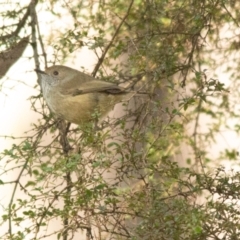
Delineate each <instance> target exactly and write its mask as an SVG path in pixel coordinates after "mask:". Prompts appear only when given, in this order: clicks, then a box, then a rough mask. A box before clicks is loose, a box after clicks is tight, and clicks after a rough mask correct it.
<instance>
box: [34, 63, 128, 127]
mask: <svg viewBox="0 0 240 240" xmlns="http://www.w3.org/2000/svg"><path fill="white" fill-rule="evenodd" d="M36 72H37V73H39V74H40V82H41V87H42V92H43V97H44V99H45V100H46V102H47V105H48V106H49V108H50V109H51V111H52V112H53V113H55V114H56V115H57V116H58V117H61V118H63V119H65V120H67V121H69V122H72V123H76V124H83V123H86V122H89V121H91V120H92V119H94V117H93V114H94V113H97V114H99V117H100V118H103V117H104V116H105V115H106V114H107V113H108V112H109V111H110V110H111V109H112V108H113V107H114V105H115V104H116V103H118V102H120V101H121V100H123V99H124V98H126V95H128V94H129V91H126V90H125V89H124V88H122V87H119V86H118V85H116V84H114V83H110V82H106V81H101V80H97V79H95V78H93V77H91V76H90V75H87V74H85V73H83V72H80V71H78V70H75V69H72V68H69V67H66V66H61V65H55V66H52V67H49V68H47V69H46V70H45V72H44V71H41V70H38V69H36Z"/></svg>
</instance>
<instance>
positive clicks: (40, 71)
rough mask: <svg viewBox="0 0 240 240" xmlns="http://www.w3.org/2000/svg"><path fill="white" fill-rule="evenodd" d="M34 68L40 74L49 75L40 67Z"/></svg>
mask: <svg viewBox="0 0 240 240" xmlns="http://www.w3.org/2000/svg"><path fill="white" fill-rule="evenodd" d="M34 70H35V72H37V73H39V74H45V75H47V73H46V72H44V71H42V70H40V69H34Z"/></svg>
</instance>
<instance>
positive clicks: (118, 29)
mask: <svg viewBox="0 0 240 240" xmlns="http://www.w3.org/2000/svg"><path fill="white" fill-rule="evenodd" d="M133 2H134V0H132V1H131V3H130V5H129V7H128V10H127V13H126V15H125V16H124V18H123V19H122V21H121V22H120V24H119V26H118V28H117V30H116V32H115V33H114V35H113V37H112V39H111V41H110V42H109V44H108V45H107V47H106V48H105V50H104V52H103V54H102V56H101V57H100V58H99V61H98V63H97V65H96V66H95V68H94V70H93V73H92V76H93V77H95V76H96V73H97V71H98V69H99V68H100V66H101V64H102V63H103V60H104V58H105V56H106V54H107V52H108V50H109V48H110V47H111V46H112V44H113V42H114V40H115V38H116V36H117V35H118V33H119V31H120V29H121V27H122V25H123V23H124V22H125V20H126V19H127V17H128V15H129V13H130V10H131V8H132V5H133Z"/></svg>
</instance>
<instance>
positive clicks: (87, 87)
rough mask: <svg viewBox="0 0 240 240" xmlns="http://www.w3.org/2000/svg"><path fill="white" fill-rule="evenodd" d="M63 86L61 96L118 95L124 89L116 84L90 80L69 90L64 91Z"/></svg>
mask: <svg viewBox="0 0 240 240" xmlns="http://www.w3.org/2000/svg"><path fill="white" fill-rule="evenodd" d="M66 89H67V88H65V87H64V86H62V88H61V93H62V94H63V95H72V96H76V95H81V94H86V93H94V92H102V93H108V94H120V93H124V92H125V89H124V88H121V87H119V86H118V85H116V84H113V83H109V82H104V81H100V80H96V79H95V80H91V81H89V82H84V83H80V84H79V85H78V86H76V87H74V88H70V89H68V90H66Z"/></svg>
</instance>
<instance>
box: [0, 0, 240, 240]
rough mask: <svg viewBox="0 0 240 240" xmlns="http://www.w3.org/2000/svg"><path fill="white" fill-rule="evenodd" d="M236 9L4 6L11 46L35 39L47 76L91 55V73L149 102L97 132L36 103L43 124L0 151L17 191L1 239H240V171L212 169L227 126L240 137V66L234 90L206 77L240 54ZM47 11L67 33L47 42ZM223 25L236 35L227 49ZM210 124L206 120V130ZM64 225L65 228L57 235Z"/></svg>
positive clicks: (217, 5)
mask: <svg viewBox="0 0 240 240" xmlns="http://www.w3.org/2000/svg"><path fill="white" fill-rule="evenodd" d="M238 6H239V4H238V3H237V2H236V1H231V2H230V3H226V1H221V0H215V1H208V0H206V1H198V0H196V1H189V0H187V1H163V0H155V1H149V0H146V1H137V0H135V1H134V0H131V1H122V0H113V1H108V2H105V1H99V2H92V1H80V2H79V1H49V2H48V3H46V2H42V1H34V0H32V1H31V2H30V3H29V4H25V5H24V4H23V3H16V4H15V3H5V7H6V8H8V9H10V10H7V11H5V10H4V11H2V12H1V17H2V18H7V19H9V21H10V22H11V24H8V25H7V24H3V25H2V26H1V29H2V36H1V37H0V40H1V41H2V46H3V47H5V49H9V45H11V41H12V39H13V38H14V39H15V38H19V39H22V38H23V37H25V36H27V35H28V34H30V35H31V40H30V45H31V47H32V49H33V55H32V61H34V62H35V66H36V68H39V67H40V65H43V64H40V62H44V65H45V66H47V65H51V64H55V63H60V64H63V63H65V62H66V61H70V60H73V59H75V58H76V56H77V55H78V54H79V50H80V49H82V48H88V49H89V50H91V51H92V52H94V53H95V56H96V58H97V62H96V65H95V68H94V70H93V72H92V75H93V76H96V77H98V78H101V79H105V80H108V81H117V82H119V81H122V82H124V81H126V82H133V83H134V85H135V88H136V89H139V88H140V89H143V90H144V91H146V92H148V93H149V98H144V99H142V100H141V101H139V99H137V102H136V99H132V100H131V104H132V105H134V107H133V108H129V105H127V104H125V106H123V107H124V108H126V113H125V115H124V116H122V117H117V118H116V119H114V118H111V119H107V121H106V122H105V123H104V124H103V125H101V126H100V127H101V129H100V130H98V131H96V129H95V125H94V122H92V123H89V124H88V125H87V126H84V127H83V126H75V125H72V124H69V123H66V122H64V121H59V120H58V119H56V118H55V117H54V116H53V115H52V114H51V113H50V112H49V110H48V108H47V106H46V104H45V103H44V102H43V100H42V95H41V93H40V94H39V95H38V96H33V97H32V98H31V99H30V101H31V103H32V110H33V111H36V112H37V113H38V114H39V121H38V122H34V124H33V128H32V129H31V131H29V132H28V134H27V136H24V137H23V138H21V139H22V140H21V142H20V143H19V144H13V145H12V148H10V149H6V150H4V151H3V152H2V154H1V159H2V160H1V161H2V163H4V164H5V165H4V168H3V172H2V174H1V176H4V175H6V174H7V173H8V172H10V171H13V170H14V169H15V170H16V173H17V175H16V179H13V180H12V181H10V182H6V181H4V180H1V184H2V185H6V184H11V186H12V188H13V191H12V195H11V199H10V202H9V205H8V206H7V207H6V206H5V209H6V211H5V213H4V214H3V216H2V226H3V225H4V224H7V225H8V231H7V232H1V239H50V237H53V239H56V238H57V239H64V240H66V239H79V234H80V233H81V232H82V233H83V234H84V236H86V239H238V237H239V231H238V228H239V227H238V226H239V212H238V209H237V207H236V205H235V202H236V201H237V200H238V196H239V184H238V179H239V174H238V173H236V172H232V173H227V172H226V170H225V169H224V168H223V167H220V166H219V167H218V168H215V169H210V170H208V167H209V163H212V162H214V160H215V158H214V157H212V158H211V155H210V154H209V148H208V147H209V146H211V145H212V144H213V142H214V141H215V140H216V136H217V135H218V134H219V133H220V132H221V130H222V129H223V127H225V128H228V129H233V130H234V131H235V132H236V133H238V131H239V124H237V123H236V124H232V123H229V122H228V121H227V119H228V118H230V117H231V118H232V119H238V117H239V113H238V110H237V109H236V108H235V106H234V102H233V101H234V98H233V99H230V98H229V90H230V88H231V86H234V88H238V83H237V81H236V80H237V78H238V74H237V73H238V71H237V70H238V66H237V64H236V65H233V64H230V65H229V67H228V68H227V69H226V70H227V71H228V72H230V73H233V75H232V78H231V80H232V85H231V86H230V87H229V88H227V87H226V86H225V85H224V84H223V83H221V82H219V81H218V80H217V78H215V77H209V76H208V74H207V73H206V71H205V69H206V68H214V67H215V66H218V65H219V64H225V63H226V62H227V61H228V60H229V59H228V58H225V59H223V60H222V62H219V61H215V59H214V58H213V57H212V56H213V54H216V53H217V52H219V53H221V54H230V53H231V54H234V53H236V52H237V50H238V46H239V40H238V35H237V34H236V35H234V34H233V33H234V30H235V29H236V28H237V27H238V23H237V20H238V19H237V16H238V14H237V9H238ZM43 12H46V13H48V14H49V15H51V19H53V22H57V23H59V24H60V25H61V26H62V27H61V29H59V28H54V24H53V23H51V24H52V25H51V26H53V29H52V31H51V33H50V34H48V35H44V34H43V33H42V31H41V29H43V26H44V25H43V21H44V19H43V18H42V17H41V16H42V15H41V14H42V13H43ZM69 18H70V19H71V24H70V25H67V24H66V22H65V21H67V20H68V21H69ZM65 24H66V25H65ZM49 25H50V23H48V26H49ZM225 26H229V28H231V29H230V30H232V38H229V43H228V44H227V45H226V47H225V48H224V49H222V48H221V46H220V43H219V41H221V40H222V39H221V29H222V28H223V27H225ZM14 44H15V43H14ZM50 46H51V49H52V52H53V53H52V54H49V52H51V51H50V50H48V51H46V47H50ZM5 49H3V50H5ZM48 49H49V48H48ZM233 56H234V55H233ZM234 60H235V62H236V63H238V61H239V59H238V58H236V59H234ZM75 65H76V66H77V64H76V62H75ZM3 91H4V89H3ZM39 92H40V88H39ZM231 93H232V92H231ZM233 95H236V96H237V97H238V92H235V91H234V92H233ZM203 116H205V117H207V120H208V121H209V127H208V129H207V130H206V131H205V132H203V131H201V122H202V121H203V120H202V117H203ZM93 117H94V118H98V113H97V112H96V113H93ZM108 120H109V121H108ZM189 124H191V126H193V131H189V130H188V127H189ZM46 135H50V136H51V140H48V141H46V140H45V139H44V137H45V136H46ZM184 146H187V147H188V148H189V149H190V151H188V152H187V157H186V159H185V158H184V159H181V162H182V163H184V165H180V164H178V163H177V161H176V156H177V155H178V154H179V153H180V154H181V153H182V152H183V147H184ZM219 152H220V155H219V159H220V160H223V159H230V160H236V159H237V151H236V150H230V149H228V148H226V149H224V150H223V151H221V150H220V151H219ZM178 160H179V159H178ZM17 191H20V192H21V193H22V194H24V196H25V197H22V195H21V197H18V196H17V195H18V192H17ZM216 195H217V196H218V198H217V199H215V196H216ZM200 197H202V198H204V203H202V204H200V203H199V202H198V200H199V198H200ZM229 200H232V201H231V203H230V204H229ZM56 220H59V221H60V222H61V224H60V223H58V226H57V227H56V228H55V229H54V230H52V229H50V227H51V225H52V224H53V223H54V222H55V221H56ZM26 224H27V225H26ZM18 227H20V228H18ZM19 229H20V230H19Z"/></svg>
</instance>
